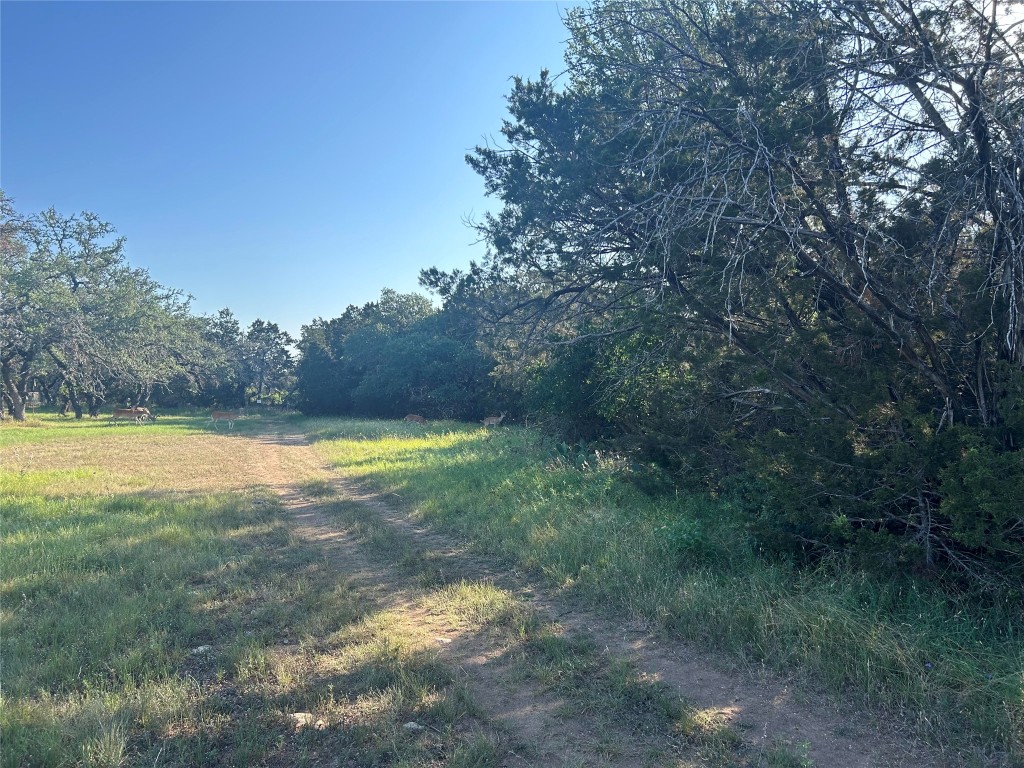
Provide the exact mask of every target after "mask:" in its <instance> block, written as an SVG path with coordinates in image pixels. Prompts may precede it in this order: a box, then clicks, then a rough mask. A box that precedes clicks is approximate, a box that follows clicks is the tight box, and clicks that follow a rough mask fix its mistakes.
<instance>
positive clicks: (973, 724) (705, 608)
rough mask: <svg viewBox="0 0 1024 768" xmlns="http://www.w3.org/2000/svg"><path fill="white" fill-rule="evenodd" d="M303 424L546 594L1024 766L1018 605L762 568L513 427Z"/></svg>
mask: <svg viewBox="0 0 1024 768" xmlns="http://www.w3.org/2000/svg"><path fill="white" fill-rule="evenodd" d="M300 424H301V426H302V427H303V428H304V429H305V430H306V432H307V433H308V434H309V435H310V436H311V437H312V438H313V439H315V440H317V441H318V442H317V446H318V448H319V450H320V451H321V452H322V453H323V455H324V456H325V457H327V458H328V459H329V460H330V461H332V462H333V464H334V465H335V466H336V467H337V468H338V469H339V470H340V471H341V472H343V473H344V474H346V475H348V476H349V477H351V478H354V479H356V480H358V481H359V482H361V483H365V484H366V485H368V486H370V487H373V488H375V489H377V490H378V491H381V492H383V493H385V494H389V496H388V498H390V499H391V500H392V501H393V502H395V503H397V504H403V505H405V506H406V508H407V509H409V510H410V511H412V512H413V513H414V514H415V515H417V516H418V517H420V518H422V519H424V520H428V521H431V522H433V523H436V524H439V525H441V526H443V527H445V528H446V529H448V530H450V531H453V532H456V533H457V534H459V535H461V536H463V537H465V538H467V539H468V540H470V541H471V542H473V544H474V545H475V546H476V547H477V549H478V550H479V551H481V552H485V553H488V554H490V555H496V556H499V557H501V558H504V559H505V560H506V561H507V562H509V563H516V564H518V565H521V566H525V567H527V568H529V569H531V570H532V571H534V572H535V573H537V574H540V575H542V576H543V578H544V579H545V580H546V581H547V582H548V583H549V584H550V585H551V586H552V587H554V588H556V589H559V590H564V591H565V592H567V593H569V594H572V595H575V596H577V597H580V598H582V599H585V600H587V601H589V602H590V603H591V604H593V605H595V606H606V607H609V606H610V607H611V608H612V609H613V610H614V611H615V612H617V613H618V614H619V615H626V616H630V617H634V618H638V619H641V620H644V621H646V622H648V623H650V624H651V625H653V626H657V627H660V628H662V629H663V630H664V631H666V632H668V633H670V634H672V635H676V636H680V637H685V638H689V639H692V640H697V641H700V642H702V643H704V644H706V645H708V646H711V647H714V648H719V649H723V650H726V651H728V652H731V653H732V654H734V655H735V656H736V657H738V658H740V659H743V660H755V661H757V662H761V661H764V662H767V663H768V664H769V665H771V666H773V667H776V668H780V669H785V670H789V671H799V672H801V673H806V675H807V676H808V677H809V678H810V679H811V681H812V682H813V683H815V684H821V685H824V686H825V687H826V688H827V689H829V690H831V691H832V692H834V693H835V694H836V695H839V696H844V697H854V698H858V699H861V700H864V701H866V702H868V703H870V704H871V705H873V706H880V707H883V708H884V709H886V710H888V711H889V712H891V713H894V714H895V715H897V716H899V717H901V718H904V719H905V720H906V721H907V722H909V723H911V724H913V725H914V726H916V727H918V728H919V729H920V731H921V732H922V733H926V734H928V735H929V736H930V737H931V738H932V739H933V740H935V741H936V742H938V743H940V744H942V745H944V746H946V747H948V748H950V749H953V750H956V751H961V752H963V753H966V752H968V751H972V750H979V751H982V752H985V751H990V750H993V749H995V750H997V751H1005V752H1007V753H1009V756H1010V759H1011V760H1024V643H1022V638H1021V635H1020V632H1021V616H1022V615H1024V614H1022V605H1021V601H1020V595H1010V594H1007V595H1003V596H1001V597H1000V598H999V599H993V597H992V596H981V598H983V599H979V596H977V595H975V596H970V597H964V598H960V599H958V598H955V597H952V596H950V595H947V594H944V593H942V592H940V591H939V590H938V588H937V587H935V586H934V585H932V584H929V583H927V582H917V581H915V580H913V579H912V578H909V577H908V578H906V579H904V580H902V581H882V580H878V579H873V578H872V577H871V576H870V575H869V574H866V573H863V572H859V571H855V570H852V569H850V568H848V567H846V566H845V565H844V564H842V563H841V562H836V561H833V562H827V563H824V564H822V565H820V566H819V567H817V568H813V569H805V570H800V569H797V568H795V567H793V566H791V565H789V564H787V563H784V562H778V561H774V562H773V561H769V560H767V559H765V558H763V557H761V556H760V553H759V552H758V549H757V544H756V542H755V541H754V540H753V539H752V538H751V537H750V536H749V535H748V533H747V532H746V530H745V528H744V526H743V523H742V520H741V519H739V517H738V515H737V513H736V512H735V510H734V509H733V508H732V507H731V506H730V504H729V503H728V502H727V501H726V500H721V499H713V498H709V497H708V496H707V495H706V494H702V493H700V492H699V491H697V490H695V491H694V492H692V493H680V494H678V495H665V494H663V495H661V496H657V495H648V494H646V493H644V492H642V491H641V490H640V489H639V488H640V487H642V486H643V480H644V475H643V470H642V468H632V467H630V466H628V464H626V463H625V462H622V461H618V460H611V459H607V458H606V459H603V460H602V459H601V457H599V456H595V457H594V459H593V461H588V462H586V463H585V464H584V463H581V462H567V461H565V459H564V456H563V455H562V454H563V453H564V451H559V450H558V449H557V447H556V446H553V445H549V444H547V443H546V442H545V441H544V440H543V439H541V438H540V437H539V436H537V435H536V434H533V433H531V432H528V431H524V430H517V429H514V428H502V429H497V430H491V431H490V432H485V431H484V430H482V429H480V428H471V427H466V426H465V425H457V424H453V423H439V424H432V425H430V427H428V428H427V429H426V430H424V429H423V428H422V427H418V426H417V427H416V428H415V429H413V428H412V427H411V426H409V425H405V424H403V423H396V422H372V421H344V420H328V419H320V420H314V419H310V420H306V421H303V422H300ZM775 759H776V762H778V761H779V760H781V758H779V757H777V758H775Z"/></svg>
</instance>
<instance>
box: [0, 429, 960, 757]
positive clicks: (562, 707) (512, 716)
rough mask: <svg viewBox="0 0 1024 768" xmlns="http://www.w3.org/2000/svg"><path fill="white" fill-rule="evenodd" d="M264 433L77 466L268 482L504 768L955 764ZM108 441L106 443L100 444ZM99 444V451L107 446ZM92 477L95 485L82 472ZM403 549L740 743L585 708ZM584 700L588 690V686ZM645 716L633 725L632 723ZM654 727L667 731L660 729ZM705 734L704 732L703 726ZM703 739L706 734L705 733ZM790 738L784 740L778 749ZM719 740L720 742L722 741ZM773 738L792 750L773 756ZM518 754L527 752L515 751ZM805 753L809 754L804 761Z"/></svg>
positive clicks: (297, 527) (112, 443)
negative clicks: (598, 608)
mask: <svg viewBox="0 0 1024 768" xmlns="http://www.w3.org/2000/svg"><path fill="white" fill-rule="evenodd" d="M261 426H263V427H264V434H261V435H258V436H256V435H252V434H251V433H250V434H237V433H236V434H228V433H221V434H210V433H202V434H195V435H190V436H187V437H185V438H182V437H181V436H180V435H160V434H149V433H147V432H145V431H144V430H139V431H137V432H132V433H130V434H129V435H127V437H128V438H129V440H130V441H131V445H132V451H131V453H130V455H128V456H125V453H124V450H123V444H124V436H115V435H114V434H113V433H111V435H110V436H109V437H108V436H107V435H101V436H99V437H97V438H96V439H95V440H94V441H93V442H92V443H91V445H90V451H89V459H88V466H89V468H90V469H91V470H94V471H95V472H96V473H98V475H97V476H98V477H101V478H103V479H104V480H103V481H104V482H108V483H109V485H110V489H109V490H112V491H113V490H122V488H121V486H122V485H124V484H125V481H124V480H123V479H122V478H125V477H137V478H141V479H140V480H137V481H132V483H131V484H129V485H125V487H124V488H123V490H126V491H127V490H131V489H132V487H134V485H135V484H136V483H138V482H144V483H145V485H146V486H147V487H150V488H154V489H166V490H174V491H178V492H180V491H200V492H205V491H224V490H230V489H243V488H247V487H249V488H251V487H268V488H270V489H272V490H273V491H274V492H275V493H276V494H278V495H279V497H280V498H281V500H282V503H283V505H284V508H285V510H286V511H287V513H288V515H289V516H290V518H291V521H292V524H293V530H294V532H295V534H296V535H297V536H299V537H301V538H302V539H304V540H305V541H307V542H309V543H310V544H312V545H314V546H317V547H320V548H321V549H322V550H323V552H324V555H325V557H326V558H327V559H328V560H329V561H330V563H331V564H332V566H333V567H335V568H337V569H338V571H339V572H341V573H344V574H345V575H346V577H348V578H349V579H351V580H352V581H353V583H356V584H358V586H359V588H360V589H362V590H364V591H366V592H367V593H368V594H369V596H371V597H372V598H373V599H374V600H377V601H379V602H380V604H382V605H383V606H386V607H387V608H389V609H392V610H399V611H401V612H403V613H404V614H406V615H407V616H408V617H409V619H410V621H411V622H412V623H414V624H415V625H416V626H417V627H419V628H420V629H421V630H422V632H421V634H422V635H423V638H424V642H426V643H430V644H433V645H434V646H435V648H436V650H437V651H438V653H439V654H440V656H441V658H442V660H443V661H445V662H446V663H447V664H449V665H450V667H451V668H453V669H457V670H461V671H462V675H463V676H464V678H465V682H466V684H467V685H468V686H469V688H470V690H471V692H472V694H473V698H474V700H475V701H476V702H477V703H478V704H479V705H480V707H481V709H482V710H483V713H482V714H483V715H484V717H485V718H486V719H487V720H489V721H490V722H493V723H495V724H497V725H498V726H499V727H501V726H503V727H504V729H505V730H506V731H507V732H508V733H509V734H511V736H512V739H511V743H513V745H515V744H517V743H518V744H522V745H524V746H523V751H519V749H518V747H513V749H512V751H510V752H509V754H508V755H507V757H506V764H507V765H508V766H510V767H511V766H522V765H620V766H639V765H666V764H669V765H677V766H688V765H712V766H719V765H723V766H724V765H737V766H744V767H746V766H765V768H774V767H778V768H787V767H788V766H793V767H794V768H796V767H797V766H807V765H812V764H813V765H814V766H817V767H818V768H885V767H886V766H906V767H907V768H916V767H917V766H920V767H921V768H926V767H928V768H931V767H941V766H958V765H963V764H965V763H966V762H967V761H966V760H965V759H963V758H962V757H961V756H958V755H946V756H944V755H940V754H935V753H934V751H932V750H930V749H929V748H927V747H926V746H925V745H922V744H917V743H914V742H913V741H911V740H910V739H909V738H908V737H907V735H906V734H905V733H900V732H898V731H896V730H895V726H893V725H892V724H887V723H874V722H872V721H871V718H870V716H869V715H868V714H866V713H857V712H854V711H853V710H852V709H843V708H841V707H838V706H837V705H836V704H835V702H831V701H830V700H829V699H827V698H825V697H822V696H817V695H814V694H811V693H808V692H807V691H806V690H803V689H795V688H791V687H790V686H789V685H787V683H786V681H785V680H780V679H778V678H777V677H774V676H772V675H770V674H767V673H765V672H764V671H763V670H760V669H753V670H750V669H741V668H736V662H735V661H734V660H730V659H729V658H728V657H724V656H721V655H716V654H713V653H708V652H707V651H705V650H701V649H698V648H695V647H693V646H691V645H688V644H686V643H683V642H679V641H675V640H666V639H664V638H661V637H658V636H656V635H655V634H654V633H652V632H649V631H647V630H646V629H645V628H644V627H639V626H628V625H623V624H622V623H621V622H620V623H616V622H614V621H610V620H608V619H607V618H605V617H602V616H601V615H599V614H597V613H596V612H594V611H592V610H589V609H588V608H586V607H584V606H581V605H578V604H573V603H569V602H566V601H564V600H562V599H557V598H555V597H554V596H552V595H551V594H549V592H548V591H547V590H546V589H545V587H544V586H543V584H541V583H540V582H538V581H536V580H533V579H531V578H529V576H528V575H526V574H521V573H517V572H515V571H514V570H510V569H504V568H501V567H500V566H498V565H497V564H495V563H494V562H492V561H487V560H484V559H482V558H480V557H478V556H475V555H473V554H472V553H470V552H468V551H467V548H466V547H465V545H464V544H462V543H461V542H459V541H457V540H454V539H452V538H450V537H447V536H445V535H443V534H440V533H438V532H437V531H434V530H432V529H430V528H428V527H425V526H423V525H420V524H417V523H416V522H415V521H413V520H410V519H409V518H408V516H407V515H405V514H404V513H402V512H401V511H400V510H398V509H396V508H395V507H393V506H391V505H389V504H388V503H387V502H386V501H384V500H382V499H381V498H378V497H376V496H374V495H373V494H371V493H368V492H366V491H365V490H363V489H360V488H357V487H355V486H354V485H352V484H351V483H349V482H348V481H346V480H345V479H344V478H341V477H340V476H339V475H338V474H337V473H334V472H332V471H331V470H330V469H329V468H327V467H326V466H325V463H324V460H323V459H322V458H321V457H320V456H319V455H318V453H317V452H316V451H315V449H314V448H313V447H312V446H311V445H309V443H308V442H307V441H306V439H305V438H304V437H303V436H302V435H301V434H297V433H294V432H289V431H285V430H287V429H288V428H287V427H286V426H285V425H282V424H275V423H273V422H267V423H265V424H263V425H261ZM108 443H109V451H108V450H107V444H108ZM183 444H184V445H185V447H186V448H187V450H188V451H189V452H190V453H194V454H195V455H198V456H202V457H203V459H204V460H203V461H202V462H193V463H192V465H191V468H190V469H189V470H187V474H185V473H184V470H183V469H182V468H181V462H177V461H175V457H176V456H178V455H180V451H181V450H182V446H183ZM14 453H16V454H17V455H16V456H15V457H14V458H16V459H17V461H18V464H19V466H21V467H23V468H28V469H32V468H35V467H39V468H44V467H54V466H58V467H61V466H63V467H70V466H77V465H80V464H82V463H83V457H82V456H81V455H79V454H80V448H78V447H77V444H76V443H75V442H74V441H67V442H55V443H52V444H46V445H37V446H30V447H26V448H24V449H17V450H15V451H14ZM108 454H109V455H108ZM93 482H95V481H93ZM339 504H349V505H356V506H357V507H358V509H359V510H360V511H361V514H363V515H365V516H367V517H368V518H371V519H372V520H373V521H374V524H376V525H378V526H381V527H382V528H383V529H386V530H387V531H388V532H389V535H391V536H392V540H393V541H394V542H395V550H396V551H394V552H382V551H380V549H379V548H378V549H374V547H372V546H368V545H367V544H366V537H365V534H364V533H360V532H359V531H358V530H356V527H355V526H353V525H352V524H351V523H350V522H346V518H345V517H344V516H340V515H339V514H338V513H337V511H336V507H337V506H338V505H339ZM410 553H413V554H414V555H415V558H416V559H417V560H418V561H420V562H422V563H426V564H428V565H429V568H430V569H432V570H433V571H436V572H438V573H441V574H443V579H442V581H443V582H444V583H448V584H453V583H458V582H462V581H464V582H467V583H473V584H489V585H493V586H494V587H496V588H500V589H501V590H505V591H506V592H508V593H509V594H511V595H513V596H516V597H517V598H518V601H519V602H521V603H523V604H525V605H526V606H527V607H528V609H529V610H530V611H532V612H533V613H534V614H535V615H536V616H537V617H538V618H539V620H540V621H542V622H545V623H550V624H552V625H553V626H555V627H557V628H558V629H559V631H561V632H563V633H564V634H565V636H567V637H573V638H582V639H584V640H589V641H590V643H589V644H590V646H591V647H593V648H596V649H598V652H599V653H601V658H602V663H603V664H604V665H605V666H606V667H607V666H611V665H614V664H615V663H617V662H616V660H617V659H625V660H627V661H628V662H630V663H631V664H632V665H633V666H634V668H635V669H636V670H638V671H639V673H640V674H641V676H642V677H643V679H645V680H653V681H660V682H661V683H663V684H665V685H667V686H670V687H671V689H672V690H673V691H675V692H676V693H677V694H678V696H680V697H682V698H683V699H684V700H685V701H686V702H687V703H688V704H689V706H690V707H692V708H694V709H695V710H696V711H697V712H698V714H699V715H700V717H701V719H702V720H703V721H704V722H706V723H708V724H710V725H711V726H716V727H719V728H720V729H723V728H724V729H727V732H726V733H727V735H728V734H731V736H730V738H733V739H737V740H739V741H741V742H742V743H740V744H739V745H736V744H733V745H732V746H731V747H730V748H728V749H724V750H723V749H721V744H720V743H719V744H716V743H715V742H714V739H705V740H704V741H703V742H701V740H700V739H696V740H695V739H693V738H692V734H689V735H686V736H687V738H682V737H681V736H680V734H678V733H667V732H653V731H652V730H651V729H650V728H649V727H647V728H646V730H645V727H636V723H630V724H627V725H629V726H630V727H625V726H624V727H621V728H620V727H618V726H617V724H616V722H615V721H614V718H611V719H610V718H609V717H608V716H607V714H604V715H602V713H601V712H600V711H598V710H599V708H598V707H596V706H593V707H592V706H588V705H587V704H586V703H585V702H584V703H582V704H581V702H580V701H579V700H578V699H579V696H577V699H576V700H572V696H573V692H572V691H570V692H568V693H566V692H565V691H564V689H559V688H558V687H557V686H555V685H550V684H545V683H544V682H543V681H538V680H537V679H536V678H530V677H529V676H524V675H523V674H522V673H521V671H520V670H519V667H521V666H522V665H521V664H520V663H519V662H520V661H521V659H518V658H516V657H515V656H514V654H510V653H509V648H508V644H507V642H504V641H503V640H502V638H501V637H499V636H498V635H496V634H495V633H494V632H489V631H487V630H486V628H484V629H481V628H480V627H478V626H477V627H473V626H469V625H467V624H466V622H460V621H459V620H458V619H457V617H454V616H452V615H451V613H450V612H445V611H440V610H434V609H433V608H432V606H431V603H430V598H431V594H432V593H431V592H430V590H429V589H426V588H424V585H423V582H422V574H420V575H417V574H416V573H412V572H410V571H409V569H408V568H406V567H404V566H403V563H402V562H399V560H401V559H402V558H405V559H408V558H409V556H410ZM584 694H585V692H584ZM636 722H641V721H639V720H638V721H636ZM663 730H664V729H663ZM709 733H712V731H710V730H709ZM712 735H713V734H712ZM787 745H788V746H787ZM726 746H728V745H726ZM780 746H786V747H787V748H786V749H784V750H782V751H780ZM524 754H525V755H526V756H525V757H524ZM808 761H810V762H808Z"/></svg>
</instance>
